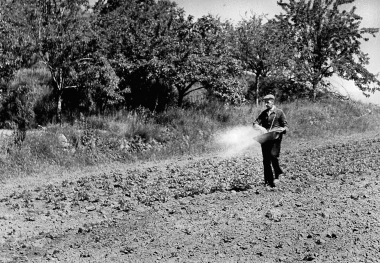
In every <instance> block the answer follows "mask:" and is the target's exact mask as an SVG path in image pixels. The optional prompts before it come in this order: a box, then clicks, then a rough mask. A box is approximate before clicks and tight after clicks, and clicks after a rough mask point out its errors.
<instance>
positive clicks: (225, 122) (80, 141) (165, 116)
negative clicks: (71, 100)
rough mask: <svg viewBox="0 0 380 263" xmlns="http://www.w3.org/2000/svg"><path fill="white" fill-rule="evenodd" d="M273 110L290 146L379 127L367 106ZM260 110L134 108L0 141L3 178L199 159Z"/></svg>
mask: <svg viewBox="0 0 380 263" xmlns="http://www.w3.org/2000/svg"><path fill="white" fill-rule="evenodd" d="M277 106H278V107H279V108H281V109H283V110H284V112H285V114H286V116H287V119H288V122H289V127H290V131H289V132H288V134H287V138H288V139H289V140H293V141H294V142H297V140H299V139H308V140H313V138H323V137H333V136H340V135H350V134H354V133H363V132H367V131H376V130H378V129H379V127H380V107H379V106H375V105H371V104H364V103H360V102H353V101H336V100H335V101H334V100H327V101H323V102H315V103H313V102H309V101H296V102H292V103H284V104H278V105H277ZM262 109H263V106H260V107H252V106H250V105H244V106H240V107H232V106H230V107H227V106H224V105H221V104H217V103H214V104H208V105H202V106H198V107H189V108H187V109H178V108H170V109H168V110H167V111H166V112H163V113H158V114H153V113H150V112H148V111H146V110H144V109H138V110H136V111H130V112H128V111H120V112H117V113H115V114H113V115H110V116H93V117H89V118H87V119H84V120H82V121H78V122H77V123H76V124H74V125H69V124H64V125H63V126H58V125H52V126H49V127H47V129H46V131H33V132H29V133H28V135H27V137H26V140H25V141H24V143H23V144H22V145H21V146H16V145H13V144H12V137H9V138H8V137H7V138H5V137H4V138H2V139H1V155H0V170H1V171H2V174H3V175H2V176H1V177H2V178H6V177H8V178H9V177H15V176H22V175H26V174H32V173H39V172H40V171H41V167H44V169H46V167H63V168H67V169H74V170H75V169H78V168H81V167H86V166H89V165H90V166H93V165H99V164H106V163H112V162H115V161H117V162H124V163H133V162H135V161H136V160H160V159H167V158H172V157H175V156H179V155H185V154H190V155H201V154H202V153H205V152H208V151H210V150H211V149H212V138H213V135H214V134H215V133H216V132H217V131H220V130H223V129H226V128H228V127H234V126H237V125H252V122H253V121H254V119H255V118H256V117H257V116H258V114H259V113H260V112H261V110H262ZM60 134H63V135H65V137H66V138H67V140H68V142H69V143H70V145H71V147H69V149H64V148H63V147H62V146H61V144H60V142H59V135H60ZM123 145H124V146H123ZM122 146H123V147H122Z"/></svg>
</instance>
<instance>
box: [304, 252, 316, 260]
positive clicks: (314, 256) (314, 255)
mask: <svg viewBox="0 0 380 263" xmlns="http://www.w3.org/2000/svg"><path fill="white" fill-rule="evenodd" d="M317 257H318V254H317V253H310V254H307V255H306V256H305V257H304V258H303V260H305V261H313V260H314V259H316V258H317Z"/></svg>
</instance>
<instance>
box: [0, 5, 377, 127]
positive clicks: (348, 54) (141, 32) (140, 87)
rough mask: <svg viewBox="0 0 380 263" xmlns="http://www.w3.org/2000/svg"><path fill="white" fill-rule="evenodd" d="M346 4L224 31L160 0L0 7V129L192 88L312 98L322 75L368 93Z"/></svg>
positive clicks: (232, 100)
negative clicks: (0, 124) (1, 125)
mask: <svg viewBox="0 0 380 263" xmlns="http://www.w3.org/2000/svg"><path fill="white" fill-rule="evenodd" d="M352 2H354V0H339V1H338V0H288V1H282V0H280V1H279V2H278V4H279V5H280V6H281V7H282V9H283V12H282V13H281V14H279V15H277V16H276V17H275V18H274V19H267V18H266V17H264V16H257V15H251V16H247V17H245V18H243V19H242V20H241V21H239V22H238V23H237V24H232V23H231V22H230V21H222V20H221V19H220V18H218V17H214V16H212V15H207V16H203V17H201V18H199V19H195V18H194V17H192V16H191V15H188V16H186V15H185V12H184V10H183V9H181V8H179V7H178V6H177V5H176V4H175V2H171V1H169V0H159V1H155V0H123V1H121V0H98V1H97V2H96V3H95V5H94V6H90V4H89V2H88V0H0V88H1V105H2V106H1V112H0V113H1V115H0V121H2V122H3V123H5V121H13V122H14V123H16V124H18V125H20V123H21V122H23V124H22V125H25V121H26V122H28V123H29V122H37V123H41V124H43V123H44V122H49V121H52V118H53V119H54V120H55V121H57V122H61V121H62V116H63V115H64V116H65V117H66V118H69V119H75V118H76V117H77V116H78V114H79V113H85V114H93V113H104V112H106V111H107V110H114V109H121V108H136V107H140V106H142V107H146V108H149V109H150V110H152V111H162V110H165V109H166V108H167V107H168V106H169V105H171V104H176V105H178V106H182V105H183V104H184V101H185V99H186V97H187V96H188V95H189V94H191V93H193V92H195V91H197V90H203V91H204V94H205V95H206V96H207V99H209V100H222V101H224V102H225V103H229V104H240V103H243V102H244V101H246V100H256V103H257V101H258V97H259V96H261V95H262V94H263V93H266V92H274V93H276V94H277V95H278V96H279V97H280V98H282V99H283V100H287V99H292V98H299V97H308V98H312V99H316V98H317V97H318V96H320V95H321V94H324V95H326V94H328V93H326V92H328V91H329V90H331V84H330V83H329V77H331V76H333V75H334V74H337V75H338V76H340V77H342V78H344V79H347V80H353V81H355V84H356V85H357V87H358V88H359V89H361V90H362V91H363V92H364V93H365V94H368V93H369V92H373V91H374V90H378V89H379V86H380V81H379V80H378V78H377V76H376V75H374V74H372V73H370V72H369V71H368V70H367V69H366V68H365V66H366V65H367V64H368V60H369V58H368V55H366V54H365V53H363V52H362V51H361V49H360V44H361V43H362V41H367V40H368V36H367V35H369V36H370V35H373V36H374V35H375V34H376V33H377V32H378V29H375V28H361V27H360V20H361V17H360V16H359V15H357V14H356V13H355V8H353V9H352V10H349V11H346V10H345V9H344V5H345V4H347V3H352ZM342 7H343V8H342ZM20 72H27V73H28V74H24V78H22V77H20V76H22V74H20ZM46 75H47V76H48V77H41V76H46ZM36 81H37V82H38V83H39V84H38V85H37V84H36ZM20 119H21V120H23V121H20Z"/></svg>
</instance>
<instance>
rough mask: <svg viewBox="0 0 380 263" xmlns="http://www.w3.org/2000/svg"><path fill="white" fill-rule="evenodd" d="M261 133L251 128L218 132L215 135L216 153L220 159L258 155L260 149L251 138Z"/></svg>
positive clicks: (235, 128)
mask: <svg viewBox="0 0 380 263" xmlns="http://www.w3.org/2000/svg"><path fill="white" fill-rule="evenodd" d="M261 133H262V132H261V131H258V130H255V129H253V127H252V126H237V127H233V128H230V129H226V130H224V131H220V132H218V133H217V134H216V135H215V144H216V146H217V149H218V153H219V155H220V156H222V157H235V156H239V155H242V154H245V153H251V154H252V153H255V154H258V153H260V151H261V147H260V144H259V143H258V142H257V141H255V140H254V139H253V137H255V136H258V135H260V134H261Z"/></svg>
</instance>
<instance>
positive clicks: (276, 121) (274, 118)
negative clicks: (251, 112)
mask: <svg viewBox="0 0 380 263" xmlns="http://www.w3.org/2000/svg"><path fill="white" fill-rule="evenodd" d="M268 112H269V109H266V110H264V111H263V112H261V113H260V115H259V117H257V119H256V120H255V122H254V123H253V124H258V125H261V126H263V127H264V128H265V129H267V130H268V131H269V129H274V128H279V127H283V128H286V130H288V122H287V121H286V117H285V113H284V112H283V111H282V110H281V109H279V108H277V107H275V108H274V110H273V111H272V112H271V114H270V115H269V116H268ZM286 130H285V132H286ZM285 132H284V133H285Z"/></svg>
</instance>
